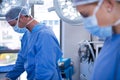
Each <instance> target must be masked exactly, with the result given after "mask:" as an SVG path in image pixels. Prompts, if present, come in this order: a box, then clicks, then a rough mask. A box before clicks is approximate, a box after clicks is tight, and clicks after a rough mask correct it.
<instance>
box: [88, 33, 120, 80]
mask: <svg viewBox="0 0 120 80" xmlns="http://www.w3.org/2000/svg"><path fill="white" fill-rule="evenodd" d="M90 80H120V34H113V35H112V36H111V37H109V38H108V39H106V41H105V43H104V46H103V48H102V50H101V51H100V53H99V56H98V57H97V59H96V61H95V64H94V69H93V74H92V77H91V79H90Z"/></svg>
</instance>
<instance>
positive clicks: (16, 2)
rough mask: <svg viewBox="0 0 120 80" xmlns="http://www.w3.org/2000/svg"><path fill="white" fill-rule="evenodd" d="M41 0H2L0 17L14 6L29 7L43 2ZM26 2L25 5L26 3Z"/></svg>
mask: <svg viewBox="0 0 120 80" xmlns="http://www.w3.org/2000/svg"><path fill="white" fill-rule="evenodd" d="M43 3H44V1H43V0H2V2H1V4H0V17H4V15H5V14H6V12H7V11H8V10H9V9H10V8H11V7H14V6H26V7H30V6H32V5H34V4H43ZM26 4H27V5H26Z"/></svg>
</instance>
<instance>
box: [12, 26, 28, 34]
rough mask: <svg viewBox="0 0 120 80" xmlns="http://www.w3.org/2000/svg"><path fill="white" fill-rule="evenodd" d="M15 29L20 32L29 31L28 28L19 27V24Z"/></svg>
mask: <svg viewBox="0 0 120 80" xmlns="http://www.w3.org/2000/svg"><path fill="white" fill-rule="evenodd" d="M13 29H14V31H15V32H18V33H25V32H26V31H27V29H26V28H19V27H18V25H16V26H14V27H13Z"/></svg>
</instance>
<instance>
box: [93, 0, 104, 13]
mask: <svg viewBox="0 0 120 80" xmlns="http://www.w3.org/2000/svg"><path fill="white" fill-rule="evenodd" d="M102 3H103V0H100V1H99V3H98V5H97V7H96V8H95V10H94V12H93V14H94V15H95V14H96V13H97V11H98V10H99V8H100V6H101V5H102Z"/></svg>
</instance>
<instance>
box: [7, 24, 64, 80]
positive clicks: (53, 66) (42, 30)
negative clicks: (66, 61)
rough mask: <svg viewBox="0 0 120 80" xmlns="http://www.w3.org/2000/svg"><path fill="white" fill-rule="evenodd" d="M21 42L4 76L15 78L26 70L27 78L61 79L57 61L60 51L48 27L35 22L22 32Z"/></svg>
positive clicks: (38, 79) (31, 79)
mask: <svg viewBox="0 0 120 80" xmlns="http://www.w3.org/2000/svg"><path fill="white" fill-rule="evenodd" d="M21 42H22V44H21V46H22V47H21V50H20V52H19V54H18V59H17V61H16V65H15V66H14V68H13V70H12V71H10V72H9V73H8V74H7V75H6V77H8V78H10V79H12V80H16V78H17V77H18V76H20V74H21V73H23V72H24V71H26V72H27V79H28V80H61V76H60V72H59V69H58V66H57V62H58V60H59V59H60V58H61V57H62V52H61V49H60V46H59V43H58V40H57V39H56V37H55V34H54V33H53V31H52V30H51V29H50V28H48V27H46V26H45V25H44V24H37V25H35V26H34V28H33V29H32V31H31V32H29V31H28V32H26V33H25V34H24V36H23V38H22V40H21Z"/></svg>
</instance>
